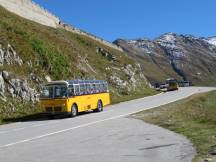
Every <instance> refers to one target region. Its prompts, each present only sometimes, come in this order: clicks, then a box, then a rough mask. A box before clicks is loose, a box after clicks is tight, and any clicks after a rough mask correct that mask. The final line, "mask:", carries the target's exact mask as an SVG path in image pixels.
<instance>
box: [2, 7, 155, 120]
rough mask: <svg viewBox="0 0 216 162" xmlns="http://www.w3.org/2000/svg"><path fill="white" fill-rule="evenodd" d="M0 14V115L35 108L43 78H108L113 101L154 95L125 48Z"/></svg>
mask: <svg viewBox="0 0 216 162" xmlns="http://www.w3.org/2000/svg"><path fill="white" fill-rule="evenodd" d="M0 17H1V19H0V53H1V55H2V57H1V59H2V60H1V61H2V65H1V66H0V72H1V77H2V79H1V81H2V82H1V83H0V84H1V86H0V87H2V88H0V91H1V101H0V112H1V115H0V116H1V117H0V118H7V117H11V116H13V117H14V114H16V115H15V117H16V116H23V115H26V111H25V110H28V111H27V112H29V111H31V110H32V108H30V107H36V106H34V105H32V104H30V103H31V102H33V103H35V104H36V103H37V102H35V101H36V100H37V97H36V95H38V93H39V92H40V89H41V86H42V84H43V83H45V82H46V81H47V78H51V79H52V80H63V79H64V80H70V79H103V80H107V81H108V82H109V84H110V90H111V95H112V102H113V103H116V102H120V101H124V100H129V99H133V98H137V97H142V96H146V95H151V94H154V93H155V92H154V91H153V90H151V89H149V88H148V86H147V84H148V83H147V81H146V79H145V77H144V75H143V74H142V71H141V68H140V66H139V64H137V63H136V62H135V61H134V60H132V59H130V58H129V57H128V56H127V55H125V54H124V53H123V52H120V51H118V50H115V49H112V48H110V47H107V46H105V45H103V44H100V43H99V42H97V41H95V40H92V39H91V38H88V37H86V36H82V35H79V34H75V33H72V32H68V31H66V30H64V29H54V28H50V27H47V26H43V25H40V24H37V23H35V22H32V21H29V20H26V19H24V18H21V17H19V16H17V15H15V14H13V13H10V12H8V11H7V10H5V9H4V8H2V7H0ZM28 94H29V95H28ZM33 95H34V97H32V96H33ZM26 96H27V97H26ZM33 98H34V99H33ZM31 100H32V101H31ZM29 105H31V106H30V107H29ZM29 108H30V110H29ZM27 114H29V113H27Z"/></svg>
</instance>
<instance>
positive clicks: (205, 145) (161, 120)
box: [135, 91, 216, 162]
mask: <svg viewBox="0 0 216 162" xmlns="http://www.w3.org/2000/svg"><path fill="white" fill-rule="evenodd" d="M135 117H136V118H138V119H142V120H144V121H145V122H149V123H152V124H156V125H159V126H162V127H164V128H167V129H170V130H172V131H175V132H177V133H180V134H183V135H185V136H186V137H187V138H189V139H190V140H191V141H192V142H193V143H194V145H195V146H196V148H197V152H198V155H197V157H196V158H195V159H194V162H203V161H204V159H205V158H206V157H208V156H211V155H210V152H211V151H212V150H213V149H216V91H214V92H210V93H205V94H199V95H194V96H192V97H190V98H188V99H185V100H182V101H179V102H175V103H172V104H168V105H166V106H162V107H159V108H155V109H152V110H147V111H144V112H141V113H138V114H135ZM211 158H215V160H216V157H211Z"/></svg>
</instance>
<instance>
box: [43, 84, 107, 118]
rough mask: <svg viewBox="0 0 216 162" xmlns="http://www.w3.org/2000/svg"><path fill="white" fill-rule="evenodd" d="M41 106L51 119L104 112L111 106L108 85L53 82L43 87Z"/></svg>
mask: <svg viewBox="0 0 216 162" xmlns="http://www.w3.org/2000/svg"><path fill="white" fill-rule="evenodd" d="M40 102H41V106H42V108H43V111H44V113H45V114H47V115H48V116H50V117H53V116H54V115H60V114H68V115H70V116H71V117H75V116H77V115H78V113H80V112H85V111H89V110H93V111H94V112H101V111H103V107H104V106H106V105H109V104H110V94H109V90H108V83H107V82H106V81H102V80H71V81H52V82H49V83H47V84H46V85H45V86H43V90H42V93H41V96H40Z"/></svg>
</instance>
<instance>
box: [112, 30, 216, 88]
mask: <svg viewBox="0 0 216 162" xmlns="http://www.w3.org/2000/svg"><path fill="white" fill-rule="evenodd" d="M115 43H116V44H117V45H119V46H121V47H122V48H123V49H124V51H125V52H126V53H127V54H128V55H129V56H130V57H131V58H134V59H135V60H137V61H138V62H140V64H141V66H142V69H143V71H144V74H145V75H146V77H147V78H148V79H149V80H150V81H151V82H157V81H163V80H164V78H167V77H174V78H177V79H184V80H190V81H192V82H193V83H194V84H195V85H204V86H207V85H216V46H215V37H211V38H200V37H195V36H192V35H178V34H175V33H166V34H164V35H162V36H160V37H159V38H156V39H154V40H149V39H133V40H121V39H119V40H116V41H115Z"/></svg>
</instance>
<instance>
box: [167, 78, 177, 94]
mask: <svg viewBox="0 0 216 162" xmlns="http://www.w3.org/2000/svg"><path fill="white" fill-rule="evenodd" d="M166 84H167V91H175V90H178V81H177V80H176V79H173V78H170V79H167V80H166Z"/></svg>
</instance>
